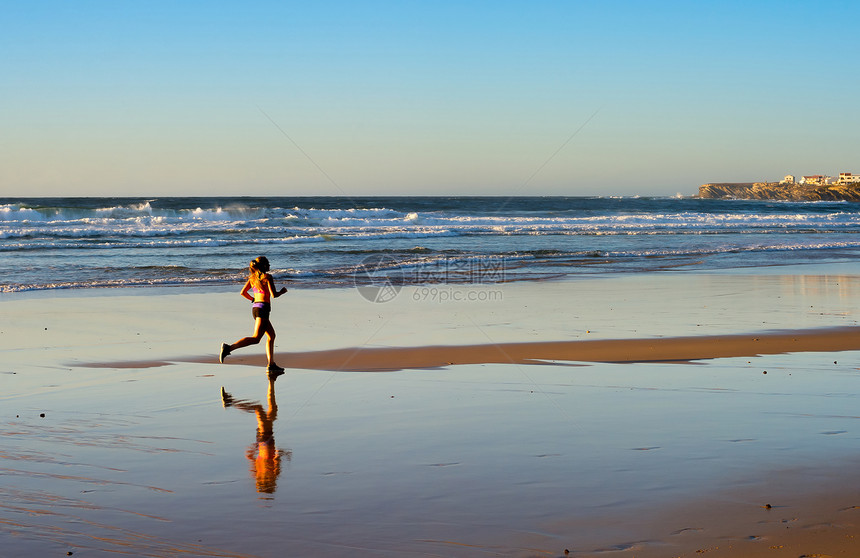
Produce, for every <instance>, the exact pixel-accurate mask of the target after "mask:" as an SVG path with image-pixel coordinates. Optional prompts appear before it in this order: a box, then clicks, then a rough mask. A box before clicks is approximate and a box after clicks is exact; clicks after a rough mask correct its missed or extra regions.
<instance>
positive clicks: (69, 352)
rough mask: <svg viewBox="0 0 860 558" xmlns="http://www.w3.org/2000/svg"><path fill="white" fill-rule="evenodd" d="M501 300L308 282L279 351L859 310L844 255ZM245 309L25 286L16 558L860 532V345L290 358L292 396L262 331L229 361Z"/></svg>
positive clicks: (11, 464)
mask: <svg viewBox="0 0 860 558" xmlns="http://www.w3.org/2000/svg"><path fill="white" fill-rule="evenodd" d="M848 271H850V270H848ZM491 288H492V289H499V290H500V292H501V294H502V298H501V299H498V300H494V301H487V300H485V301H479V300H472V301H464V300H460V301H453V300H452V301H441V300H438V299H437V300H436V301H432V300H427V299H422V297H423V296H424V293H422V292H421V291H418V290H403V291H401V292H400V293H399V294H398V296H397V298H395V300H393V301H391V302H390V303H386V304H372V303H369V302H367V301H366V300H364V299H362V298H361V297H360V296H359V295H358V294H357V293H356V292H354V291H346V290H344V291H296V292H291V293H290V294H289V295H288V296H287V297H284V298H281V299H279V300H278V303H279V304H278V306H277V307H276V309H275V315H274V317H273V320H274V322H275V325H276V328H277V330H278V333H279V337H278V350H279V352H281V353H285V354H287V353H289V351H290V350H291V349H295V350H298V349H301V350H326V349H337V348H343V347H361V346H372V347H411V346H420V345H463V344H482V343H484V344H490V343H510V342H522V341H550V340H551V341H563V340H577V339H613V338H614V339H624V338H631V337H637V338H647V337H657V336H689V335H698V334H700V333H701V334H702V335H720V334H729V333H744V332H757V331H758V332H761V331H771V330H785V329H795V328H797V329H809V328H818V327H845V326H853V325H855V324H856V319H857V316H858V315H860V308H858V304H860V302H858V300H860V297H857V296H856V295H857V294H858V289H860V281H858V280H857V279H855V278H854V276H853V275H851V274H850V273H848V272H846V271H845V270H842V271H840V273H838V274H833V275H828V276H824V275H820V274H818V275H806V276H803V275H797V274H795V275H787V276H782V275H768V276H764V275H755V276H747V275H738V276H735V275H692V274H691V275H656V276H637V277H635V278H632V277H622V278H613V279H591V280H583V281H576V282H570V283H544V284H508V285H502V286H492V287H491V286H480V287H475V288H474V290H473V292H477V291H479V290H481V289H491ZM453 292H454V291H450V293H453ZM461 292H465V291H461ZM450 293H449V294H450ZM91 294H98V296H89V295H91ZM437 296H438V292H437ZM451 296H452V298H453V295H451ZM237 299H238V300H237ZM246 313H247V308H246V305H244V304H242V301H241V299H239V297H238V296H237V295H236V294H235V293H190V292H188V291H183V290H174V291H171V290H159V291H148V292H140V291H138V292H135V293H132V294H130V293H128V292H124V291H113V292H111V291H108V292H104V291H101V292H99V293H87V294H85V295H84V296H77V295H76V296H56V295H29V296H18V297H4V298H2V300H0V318H2V322H0V323H2V327H0V330H2V333H0V358H2V361H1V362H0V378H2V384H0V385H2V392H0V412H2V414H0V436H2V446H0V448H2V450H0V479H2V482H0V539H2V544H0V556H7V555H8V556H19V555H63V554H64V553H66V552H74V553H76V554H77V553H79V552H80V553H82V554H85V555H88V556H99V555H114V554H116V553H120V554H127V555H131V556H139V555H149V556H175V555H192V556H283V555H290V556H321V555H331V554H334V553H348V554H349V555H350V556H482V555H501V556H561V555H563V552H564V550H565V549H568V550H569V551H570V553H571V555H574V556H613V555H618V556H630V555H635V556H637V557H640V556H675V555H679V556H680V555H684V556H688V555H689V556H698V555H701V553H697V552H696V551H697V550H707V551H708V552H709V554H708V555H710V556H719V555H721V554H720V553H721V552H729V551H731V553H730V554H725V555H726V556H729V555H730V556H742V555H743V554H742V552H745V550H744V549H745V548H752V549H753V550H752V551H750V552H762V551H764V550H766V551H767V552H768V553H769V554H768V555H773V556H799V555H801V554H804V553H806V554H809V555H813V554H814V553H819V554H824V553H834V554H835V552H836V551H835V550H833V549H834V548H836V547H835V546H833V545H839V544H843V545H844V544H846V540H848V541H849V544H850V540H849V539H847V538H846V537H845V535H846V534H847V533H854V532H856V529H855V528H854V526H855V525H856V524H857V521H858V520H860V514H858V511H857V510H856V509H854V508H852V506H853V505H860V495H858V494H857V493H856V491H855V490H854V489H853V487H854V486H856V482H854V481H855V479H854V476H855V475H854V473H853V471H854V470H855V469H856V468H855V467H853V465H854V464H856V463H857V460H858V457H860V454H858V451H857V448H858V433H860V430H858V429H857V427H856V424H857V422H856V421H857V419H858V413H857V411H856V409H857V403H858V401H857V397H858V396H857V394H858V391H860V385H858V382H860V371H858V366H860V360H858V356H860V354H858V352H855V351H841V352H805V353H788V354H775V355H767V356H744V357H733V358H722V359H713V360H699V361H695V362H694V363H692V364H669V363H628V364H600V363H597V364H587V363H575V362H560V363H557V364H554V365H547V364H541V365H530V364H500V363H492V364H477V363H476V364H468V365H455V366H446V367H442V368H434V369H407V370H402V371H396V372H385V373H363V372H342V371H341V372H338V371H328V370H302V369H288V370H287V371H286V373H285V374H284V375H283V376H280V377H279V378H278V379H277V380H276V381H274V383H273V384H271V385H270V382H269V381H268V380H267V378H266V376H265V373H264V371H263V370H262V369H261V368H260V367H259V366H257V365H256V363H257V362H258V360H259V356H260V355H261V354H262V347H257V348H249V349H247V350H246V351H245V352H244V353H243V354H239V353H237V355H235V357H230V358H229V359H228V362H227V364H224V365H219V364H217V363H215V362H214V355H213V354H212V353H213V352H214V350H215V348H217V346H218V344H219V343H220V342H221V341H222V340H228V339H231V338H233V337H237V336H239V335H243V334H245V333H247V332H248V330H249V328H250V318H249V316H246V315H245V314H246ZM9 324H15V327H14V328H11V327H10V326H9ZM46 327H47V328H48V329H47V330H45V328H46ZM138 334H139V335H138ZM786 350H788V351H790V350H791V347H790V346H789V347H786ZM183 359H185V360H184V361H183ZM207 359H208V360H209V362H206V360H207ZM834 361H835V362H834ZM119 362H123V363H128V362H139V363H141V365H140V366H139V367H136V368H135V367H111V363H119ZM93 363H102V364H103V365H104V366H103V367H92V366H89V365H91V364H93ZM153 363H166V364H163V365H161V366H155V367H153V366H151V364H153ZM765 371H766V372H767V373H766V374H765V373H764V372H765ZM221 386H224V388H225V390H226V392H227V393H226V396H222V392H221ZM41 414H44V415H45V416H44V417H42V416H40V415H41ZM855 495H856V496H857V497H858V501H857V502H855V503H854V504H851V503H850V502H852V501H853V498H854V496H855ZM765 504H771V508H770V509H767V508H766V507H764V506H765ZM813 504H814V505H813ZM828 514H829V515H828ZM733 521H734V523H733ZM809 525H814V526H816V527H815V528H813V529H807V528H806V527H808V526H809ZM787 527H788V528H787ZM852 529H853V530H852ZM821 532H824V533H826V535H827V536H824V537H823V539H822V540H816V539H815V537H813V536H812V534H814V533H821ZM794 535H800V541H799V542H796V541H794V539H792V538H791V536H794ZM798 545H809V546H810V547H809V548H807V547H803V548H801V547H800V546H798ZM827 545H831V546H829V547H828V546H827ZM849 548H855V547H849ZM631 552H634V553H635V554H631ZM749 555H751V556H752V555H756V554H749Z"/></svg>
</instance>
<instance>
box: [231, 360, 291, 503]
mask: <svg viewBox="0 0 860 558" xmlns="http://www.w3.org/2000/svg"><path fill="white" fill-rule="evenodd" d="M275 379H277V375H272V374H270V375H269V391H268V405H269V408H268V410H266V409H264V408H263V405H262V404H261V403H260V402H259V401H248V400H244V399H234V398H233V396H232V395H230V394H229V393H227V392H226V391H225V390H224V388H223V387H222V388H221V402H222V403H223V404H224V408H227V407H235V408H236V409H241V410H243V411H247V412H249V413H254V414H255V415H257V441H256V442H255V443H253V444H251V446H250V447H249V448H248V450H247V451H246V452H245V456H246V457H247V458H248V460H249V461H250V462H251V475H253V477H254V480H255V481H256V483H257V492H261V493H265V494H274V492H275V490H276V489H277V482H278V475H280V474H281V460H283V459H285V460H287V461H290V459H292V456H293V452H292V451H290V450H283V449H278V448H277V447H276V446H275V434H274V428H273V426H274V423H275V420H276V419H277V418H278V404H277V402H276V401H275Z"/></svg>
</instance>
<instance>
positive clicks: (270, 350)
mask: <svg viewBox="0 0 860 558" xmlns="http://www.w3.org/2000/svg"><path fill="white" fill-rule="evenodd" d="M266 325H267V327H266V329H265V332H266V336H267V337H268V339H266V359H268V361H269V366H272V365H274V366H277V364H275V328H274V327H273V326H272V322H268V323H267V324H266Z"/></svg>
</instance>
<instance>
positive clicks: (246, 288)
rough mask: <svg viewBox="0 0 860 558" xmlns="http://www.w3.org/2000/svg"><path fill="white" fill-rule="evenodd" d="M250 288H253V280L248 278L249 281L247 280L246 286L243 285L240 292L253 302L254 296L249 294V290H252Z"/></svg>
mask: <svg viewBox="0 0 860 558" xmlns="http://www.w3.org/2000/svg"><path fill="white" fill-rule="evenodd" d="M250 290H251V280H250V279H248V280H247V281H245V286H244V287H242V292H241V293H239V294H241V295H242V296H244V297H245V298H247V299H248V300H250V301H251V302H254V297H253V296H251V295H249V294H248V291H250Z"/></svg>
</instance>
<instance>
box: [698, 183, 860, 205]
mask: <svg viewBox="0 0 860 558" xmlns="http://www.w3.org/2000/svg"><path fill="white" fill-rule="evenodd" d="M699 197H700V198H718V199H739V200H784V201H860V183H857V182H854V183H850V184H782V183H779V182H728V183H714V184H702V185H701V186H699Z"/></svg>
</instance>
